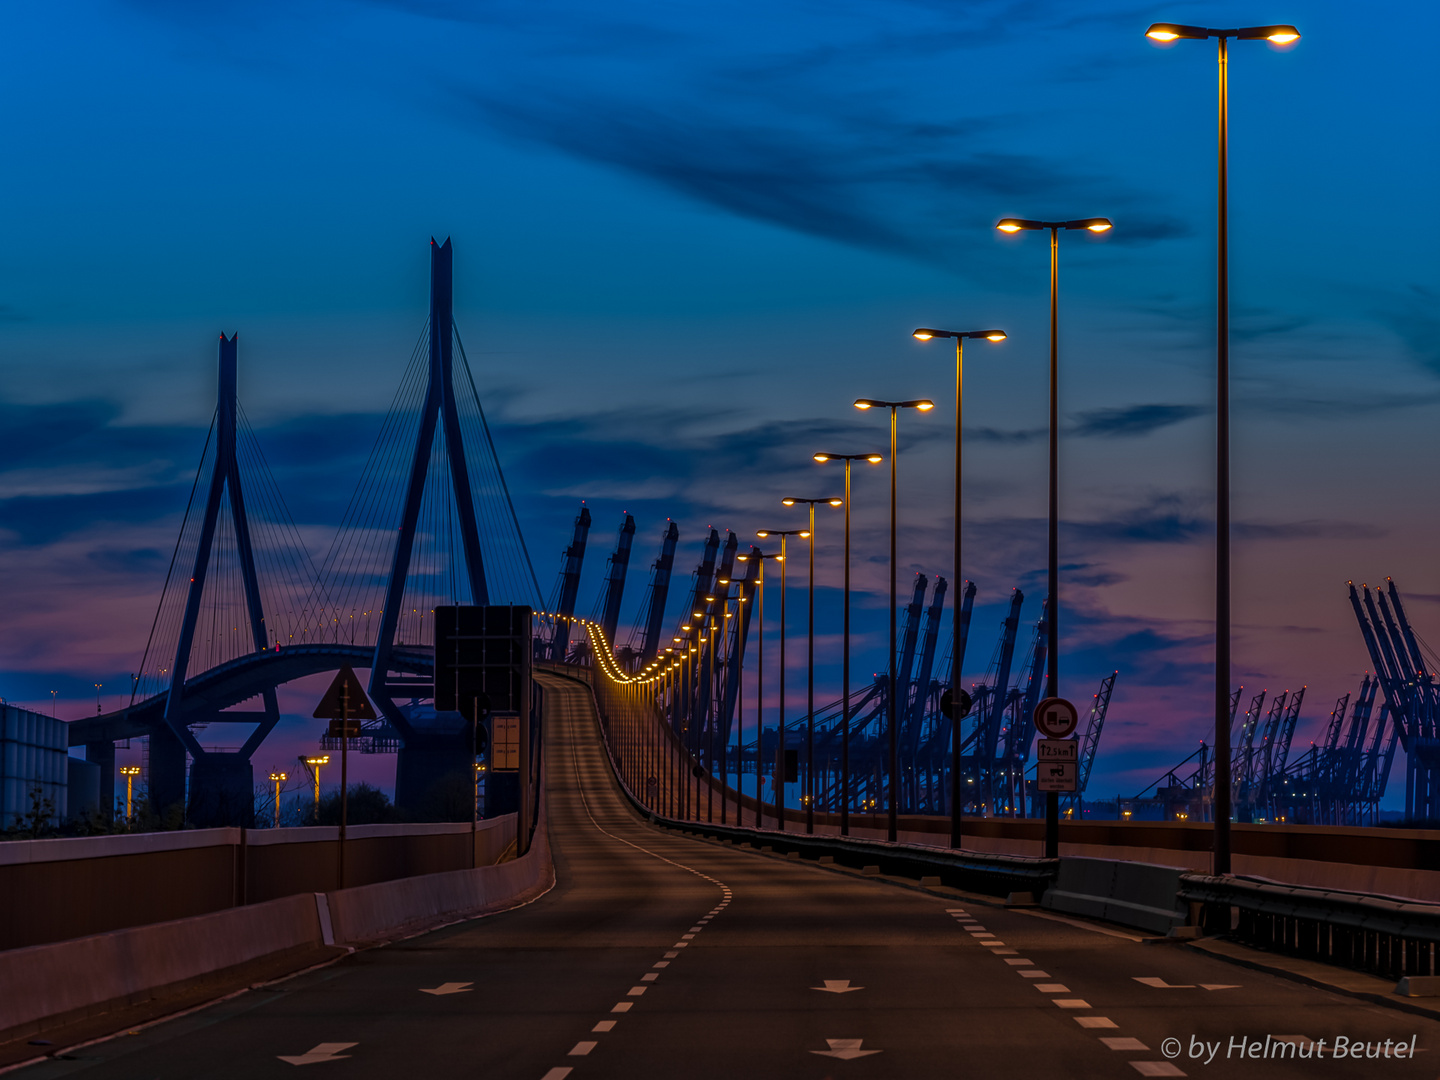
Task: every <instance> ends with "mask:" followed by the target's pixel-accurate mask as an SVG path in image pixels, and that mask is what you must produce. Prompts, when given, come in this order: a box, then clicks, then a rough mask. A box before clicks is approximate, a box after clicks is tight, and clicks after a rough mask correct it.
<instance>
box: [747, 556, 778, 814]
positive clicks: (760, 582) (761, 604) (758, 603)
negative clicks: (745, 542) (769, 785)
mask: <svg viewBox="0 0 1440 1080" xmlns="http://www.w3.org/2000/svg"><path fill="white" fill-rule="evenodd" d="M757 535H759V536H769V535H771V534H770V532H769V531H768V530H767V531H765V532H761V533H758V534H757ZM778 535H779V536H780V551H778V552H771V553H767V552H764V551H761V550H760V549H759V548H757V547H754V546H753V545H752V546H751V548H750V554H749V555H737V556H736V558H737V559H738V560H739V561H740V562H747V561H748V560H750V559H757V560H759V563H760V570H759V573H758V574H756V576H755V618H756V620H757V621H758V624H759V627H760V631H759V640H758V641H757V642H756V654H757V657H758V659H757V661H756V670H755V827H756V828H757V829H758V828H760V827H762V826H763V825H764V823H765V802H764V800H763V799H762V798H761V796H760V755H761V752H762V749H763V747H764V745H765V560H766V559H773V560H774V561H775V562H778V563H779V564H780V749H779V750H777V751H776V758H777V761H778V760H782V759H783V756H784V752H785V555H784V554H783V553H784V550H785V537H786V535H788V534H786V533H780V534H778ZM780 775H782V774H779V773H777V777H776V778H777V779H779V778H780ZM736 814H737V815H738V814H739V811H738V810H737V811H736ZM775 816H776V818H777V819H778V820H779V823H780V829H781V831H784V828H785V815H784V812H783V804H782V802H781V788H780V787H779V786H777V788H776V796H775ZM737 824H738V821H737Z"/></svg>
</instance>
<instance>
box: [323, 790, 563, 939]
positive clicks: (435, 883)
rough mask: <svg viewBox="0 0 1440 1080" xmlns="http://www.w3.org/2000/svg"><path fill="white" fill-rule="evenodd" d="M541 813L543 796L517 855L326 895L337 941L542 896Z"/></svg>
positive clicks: (547, 864) (546, 883)
mask: <svg viewBox="0 0 1440 1080" xmlns="http://www.w3.org/2000/svg"><path fill="white" fill-rule="evenodd" d="M545 817H546V815H545V801H544V800H543V799H542V800H541V801H540V817H539V821H538V823H537V827H536V829H535V837H534V839H533V841H532V842H531V845H530V850H529V851H527V852H526V853H525V854H524V855H522V856H521V857H520V858H518V859H512V860H510V861H509V862H503V863H497V864H496V865H494V866H482V867H479V868H477V869H475V870H451V871H449V872H447V873H442V874H425V875H423V876H422V877H413V878H403V879H401V880H399V881H384V882H380V883H379V884H376V885H361V886H359V887H358V888H354V889H343V890H341V891H339V892H333V893H330V894H328V897H327V899H328V900H329V908H330V919H331V923H332V925H333V926H334V938H335V943H336V944H337V945H359V944H364V943H367V942H372V941H377V940H381V939H384V938H388V937H393V936H395V934H396V933H397V932H403V931H404V930H406V929H409V928H411V927H423V926H427V925H434V924H436V923H440V922H446V921H448V920H453V919H462V918H467V917H473V916H477V915H484V914H487V913H488V912H491V911H496V910H500V909H503V908H508V907H514V906H515V905H517V904H523V903H525V902H527V901H528V900H531V899H534V898H535V897H537V896H540V895H543V894H544V893H545V892H547V891H548V890H549V889H550V887H551V886H552V885H554V884H555V865H554V862H553V861H552V859H551V857H550V838H549V835H548V833H547V831H546V821H545Z"/></svg>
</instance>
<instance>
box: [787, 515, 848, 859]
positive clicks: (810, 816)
mask: <svg viewBox="0 0 1440 1080" xmlns="http://www.w3.org/2000/svg"><path fill="white" fill-rule="evenodd" d="M780 501H781V503H783V504H784V505H785V506H794V505H795V504H796V503H805V504H806V505H807V506H808V507H809V508H810V529H809V531H808V532H803V533H801V534H800V535H801V536H803V537H805V538H806V539H807V540H809V541H810V576H809V578H808V579H807V580H808V581H809V591H810V617H809V622H808V624H807V626H806V631H805V639H806V643H807V644H806V648H807V650H808V652H807V655H808V657H809V660H808V674H807V676H806V684H805V686H806V691H805V796H804V798H805V831H806V832H807V833H813V832H814V831H815V504H816V503H825V504H826V505H827V506H842V505H844V502H845V500H844V499H836V498H819V499H797V498H794V497H791V498H786V499H781V500H780Z"/></svg>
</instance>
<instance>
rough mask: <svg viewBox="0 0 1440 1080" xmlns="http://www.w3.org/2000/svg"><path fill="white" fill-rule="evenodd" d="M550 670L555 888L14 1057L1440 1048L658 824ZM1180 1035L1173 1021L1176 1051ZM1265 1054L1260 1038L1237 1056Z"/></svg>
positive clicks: (1260, 1060) (180, 1067)
mask: <svg viewBox="0 0 1440 1080" xmlns="http://www.w3.org/2000/svg"><path fill="white" fill-rule="evenodd" d="M537 677H539V678H542V679H544V680H545V681H546V683H547V689H548V691H549V692H548V693H547V696H546V700H547V708H549V709H550V710H551V711H550V715H549V716H548V718H547V739H548V742H547V750H546V753H547V758H546V769H547V772H548V777H549V784H550V788H549V820H550V830H551V841H552V845H553V848H554V852H555V858H556V869H557V875H558V884H557V886H556V888H555V889H553V890H552V891H551V892H549V893H548V894H546V895H545V896H543V897H542V898H540V899H539V900H537V901H535V902H534V903H532V904H530V905H528V906H526V907H524V908H519V909H516V910H514V911H510V912H505V913H503V914H499V915H495V916H491V917H489V918H485V919H480V920H476V921H472V922H468V923H463V924H459V925H457V926H453V927H448V928H446V929H443V930H438V931H435V932H433V933H430V934H426V935H424V936H421V937H416V938H412V939H410V940H407V941H404V942H400V943H398V944H395V945H391V946H388V947H385V948H379V949H373V950H369V951H366V952H363V953H358V954H356V955H354V956H352V957H350V958H349V959H347V960H345V961H342V962H341V963H338V964H335V965H333V966H330V967H328V968H325V969H322V970H319V971H315V972H311V973H309V974H306V975H302V976H299V977H296V978H293V979H290V980H288V981H286V982H284V983H280V984H277V985H274V986H272V987H269V988H268V989H265V990H261V991H251V992H248V993H245V994H242V995H240V996H238V997H235V998H233V999H231V1000H229V1001H225V1002H222V1003H220V1004H218V1005H215V1006H211V1007H209V1008H206V1009H203V1010H201V1011H199V1012H195V1013H192V1014H190V1015H187V1016H183V1017H180V1018H177V1019H174V1020H170V1021H167V1022H164V1023H161V1024H157V1025H155V1026H153V1027H149V1028H146V1029H143V1030H141V1031H140V1032H139V1033H137V1034H135V1035H131V1036H124V1037H120V1038H117V1039H113V1040H110V1041H107V1042H103V1043H98V1044H95V1045H92V1046H89V1047H85V1048H83V1049H80V1050H78V1051H76V1052H75V1054H74V1057H73V1059H72V1060H51V1061H47V1062H45V1063H43V1064H40V1065H36V1066H33V1067H31V1068H28V1069H26V1070H23V1071H22V1072H21V1073H19V1074H18V1075H20V1076H23V1077H25V1078H26V1080H32V1078H33V1080H40V1078H48V1077H59V1076H69V1075H72V1074H83V1075H84V1076H85V1077H86V1080H101V1078H112V1077H113V1078H116V1080H119V1078H125V1080H141V1078H144V1080H170V1078H177V1080H178V1078H195V1077H206V1078H216V1080H220V1078H229V1077H235V1078H245V1080H250V1078H257V1077H259V1078H263V1077H272V1076H273V1077H291V1076H294V1075H295V1071H296V1069H297V1068H298V1069H305V1070H311V1069H313V1070H315V1071H316V1072H317V1074H319V1075H334V1076H336V1077H340V1078H360V1077H365V1078H370V1077H374V1078H381V1077H384V1078H386V1080H391V1078H402V1080H403V1078H409V1077H413V1078H416V1080H419V1078H421V1077H425V1078H430V1077H486V1078H488V1077H499V1078H506V1080H509V1078H515V1080H564V1078H565V1077H571V1078H572V1080H590V1078H596V1080H599V1078H610V1077H626V1078H635V1077H644V1078H649V1077H684V1078H696V1080H704V1078H711V1077H714V1078H722V1077H723V1078H729V1080H733V1078H740V1077H747V1078H748V1077H777V1078H779V1077H783V1078H786V1080H789V1078H801V1080H807V1078H815V1080H820V1078H823V1077H835V1078H852V1077H853V1078H857V1080H858V1078H870V1077H904V1078H926V1077H937V1078H938V1077H946V1078H949V1077H982V1078H992V1077H993V1078H1008V1077H1046V1078H1048V1077H1055V1078H1061V1077H1133V1076H1137V1075H1138V1076H1185V1075H1188V1076H1195V1077H1203V1076H1214V1077H1267V1078H1268V1077H1292V1076H1293V1077H1300V1076H1305V1077H1315V1076H1321V1077H1367V1078H1382V1077H1413V1076H1429V1077H1433V1076H1435V1075H1436V1074H1437V1072H1440V1053H1437V1051H1440V1023H1437V1022H1435V1021H1432V1020H1428V1019H1424V1018H1421V1017H1417V1016H1412V1015H1409V1014H1406V1013H1402V1012H1397V1011H1394V1010H1389V1009H1385V1008H1381V1007H1379V1006H1375V1005H1369V1004H1366V1003H1363V1002H1359V1001H1356V1000H1354V999H1351V998H1347V997H1343V996H1340V995H1336V994H1331V993H1328V992H1325V991H1321V990H1316V989H1312V988H1310V987H1307V986H1303V985H1300V984H1297V983H1294V982H1290V981H1286V980H1283V979H1279V978H1276V977H1272V976H1269V975H1265V974H1262V973H1258V972H1255V971H1251V970H1248V969H1245V968H1240V967H1236V966H1234V965H1231V964H1227V963H1225V962H1223V961H1221V960H1217V959H1214V958H1212V957H1209V956H1205V955H1203V954H1199V953H1197V952H1195V951H1193V950H1189V949H1185V948H1181V947H1167V946H1155V945H1145V944H1142V943H1141V942H1140V941H1139V940H1137V939H1136V938H1135V937H1132V936H1130V935H1127V934H1124V933H1122V932H1120V931H1117V930H1114V929H1097V928H1092V927H1089V926H1087V925H1086V924H1082V923H1080V922H1078V921H1075V922H1066V921H1060V920H1057V919H1055V918H1043V917H1040V916H1038V915H1035V914H1031V913H1026V912H1021V911H1015V910H1005V909H1003V908H997V907H993V906H990V905H988V904H984V903H981V902H972V901H966V902H957V901H955V900H953V899H948V898H945V897H941V896H936V895H932V894H930V893H926V892H922V891H919V890H915V889H906V888H901V887H897V886H895V885H892V884H889V883H885V882H880V881H875V880H866V879H863V878H861V877H858V876H856V875H854V874H852V873H849V872H844V871H836V870H830V869H826V868H821V867H818V866H814V865H811V864H800V863H795V862H788V861H785V860H783V859H780V858H777V857H773V856H768V855H762V854H760V853H758V852H751V851H744V850H736V849H733V848H727V847H722V846H720V845H718V844H716V843H714V842H711V841H700V840H695V839H690V838H686V837H683V836H678V835H675V834H673V833H670V832H667V831H664V830H661V829H658V828H655V827H653V826H650V825H648V824H646V823H644V822H643V821H641V820H640V819H639V818H637V817H636V816H635V815H634V814H633V813H631V812H630V810H629V809H628V807H627V806H626V804H625V803H624V801H623V799H622V798H621V796H620V793H619V792H618V790H617V789H616V787H615V784H614V781H613V779H612V777H611V775H610V773H609V770H608V768H607V767H606V765H605V763H604V761H603V758H602V754H603V750H602V749H601V746H600V744H599V741H598V738H597V734H596V731H595V727H594V722H593V719H592V716H591V714H590V707H589V698H588V692H587V691H585V690H584V689H582V688H580V687H578V686H577V685H576V684H573V683H569V682H567V681H565V680H561V679H556V678H555V677H553V676H549V675H539V676H537ZM447 984H448V986H447ZM445 990H450V991H453V992H443V991H445ZM427 991H432V992H427ZM433 991H441V992H433ZM1267 1037H1268V1038H1269V1042H1268V1043H1267V1041H1266V1040H1267ZM1167 1039H1173V1040H1178V1046H1179V1054H1178V1057H1175V1059H1174V1060H1173V1061H1172V1060H1170V1059H1169V1058H1168V1057H1167V1055H1166V1053H1165V1052H1164V1051H1165V1049H1166V1048H1167V1045H1169V1048H1170V1049H1173V1048H1174V1044H1167V1043H1166V1040H1167ZM1322 1039H1323V1040H1324V1043H1323V1045H1322V1044H1321V1043H1320V1040H1322ZM1337 1039H1345V1040H1348V1041H1349V1043H1350V1044H1352V1045H1353V1044H1354V1043H1355V1042H1356V1041H1359V1042H1361V1043H1370V1044H1372V1045H1371V1050H1372V1052H1375V1053H1377V1054H1378V1053H1382V1052H1383V1051H1384V1050H1385V1048H1384V1043H1385V1041H1386V1040H1390V1041H1391V1044H1390V1045H1391V1047H1392V1048H1393V1047H1394V1046H1395V1045H1397V1044H1399V1045H1403V1046H1404V1047H1405V1048H1406V1050H1407V1052H1408V1049H1409V1047H1410V1045H1411V1041H1412V1039H1413V1040H1414V1041H1415V1047H1416V1056H1415V1058H1414V1059H1409V1058H1405V1059H1400V1058H1396V1057H1394V1056H1388V1057H1385V1056H1376V1057H1371V1058H1369V1059H1368V1060H1367V1059H1365V1058H1363V1057H1362V1058H1360V1059H1352V1058H1350V1057H1348V1056H1347V1057H1345V1058H1343V1059H1338V1060H1337V1059H1336V1058H1335V1057H1334V1052H1335V1047H1336V1042H1337ZM1277 1040H1288V1041H1277ZM1348 1048H1349V1047H1348V1046H1347V1049H1348ZM1317 1050H1318V1051H1319V1053H1318V1054H1317ZM1307 1051H1308V1053H1309V1058H1308V1060H1307V1059H1300V1058H1299V1055H1300V1054H1301V1053H1303V1052H1307ZM1256 1053H1258V1054H1260V1055H1268V1056H1259V1057H1244V1056H1242V1055H1244V1054H1256ZM1362 1053H1363V1049H1362ZM1197 1054H1198V1055H1199V1056H1198V1057H1196V1056H1194V1055H1197ZM1282 1054H1283V1055H1295V1059H1291V1058H1290V1057H1288V1056H1287V1057H1281V1056H1279V1055H1282ZM305 1075H308V1073H307V1074H305Z"/></svg>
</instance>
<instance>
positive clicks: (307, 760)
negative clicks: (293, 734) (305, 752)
mask: <svg viewBox="0 0 1440 1080" xmlns="http://www.w3.org/2000/svg"><path fill="white" fill-rule="evenodd" d="M300 764H302V765H304V766H305V771H306V772H308V773H309V774H310V776H311V778H312V779H313V780H314V781H315V824H316V825H319V824H320V766H322V765H329V764H330V755H329V754H320V755H318V756H315V757H303V756H302V757H301V758H300Z"/></svg>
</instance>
